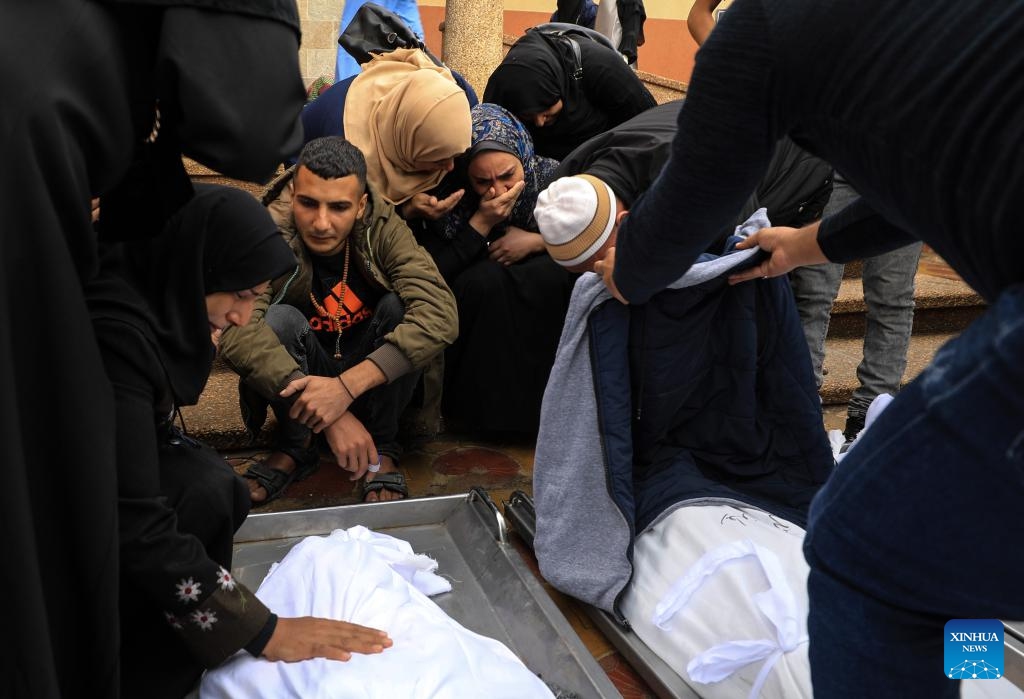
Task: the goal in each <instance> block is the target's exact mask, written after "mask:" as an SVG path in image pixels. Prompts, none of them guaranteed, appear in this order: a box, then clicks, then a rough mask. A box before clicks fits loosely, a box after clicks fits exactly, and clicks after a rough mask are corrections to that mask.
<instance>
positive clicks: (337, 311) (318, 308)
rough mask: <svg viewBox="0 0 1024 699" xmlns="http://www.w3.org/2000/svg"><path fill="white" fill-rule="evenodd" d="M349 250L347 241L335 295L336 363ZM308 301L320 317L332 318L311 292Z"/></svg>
mask: <svg viewBox="0 0 1024 699" xmlns="http://www.w3.org/2000/svg"><path fill="white" fill-rule="evenodd" d="M349 250H350V246H349V244H348V240H345V265H344V267H343V268H342V272H341V293H339V294H338V295H337V296H338V304H337V308H335V311H334V316H333V319H334V329H335V330H337V331H338V338H337V339H336V340H335V341H334V358H335V359H336V360H338V361H341V331H342V328H341V310H342V307H343V306H344V305H345V292H346V291H347V290H348V260H349ZM309 300H310V301H312V302H313V308H315V309H316V312H317V313H319V314H320V315H321V316H327V317H328V318H331V317H332V316H331V314H330V313H328V312H327V309H326V308H324V307H323V306H321V305H320V302H319V301H317V300H316V296H314V295H313V292H312V291H310V292H309Z"/></svg>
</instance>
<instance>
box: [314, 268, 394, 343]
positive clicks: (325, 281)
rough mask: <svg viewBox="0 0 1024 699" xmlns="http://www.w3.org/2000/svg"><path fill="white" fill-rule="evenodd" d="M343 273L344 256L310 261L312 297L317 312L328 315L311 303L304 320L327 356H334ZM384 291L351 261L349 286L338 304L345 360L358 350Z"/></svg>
mask: <svg viewBox="0 0 1024 699" xmlns="http://www.w3.org/2000/svg"><path fill="white" fill-rule="evenodd" d="M344 269H345V253H344V252H341V253H338V254H337V255H331V256H329V257H316V256H314V257H313V285H312V293H313V296H314V297H315V298H316V300H317V303H319V304H320V308H322V309H323V310H325V311H327V314H326V315H324V314H321V313H320V311H319V310H317V308H316V306H314V305H313V304H312V303H310V304H309V307H308V308H307V312H306V317H307V318H308V319H309V327H310V329H311V330H312V331H313V332H314V333H315V334H316V337H317V340H319V342H320V345H321V346H322V347H323V348H324V350H325V351H326V352H327V354H328V356H332V357H333V356H334V347H335V342H336V341H337V339H338V330H337V326H336V325H335V314H336V313H337V311H338V303H339V295H340V294H341V291H342V289H341V286H342V284H341V278H342V272H343V270H344ZM382 295H383V290H381V289H378V288H376V287H375V286H374V285H373V284H371V283H370V282H369V281H367V279H366V277H364V276H363V275H362V274H361V273H360V272H359V270H358V269H356V261H355V259H354V258H353V259H352V260H351V261H350V265H349V273H348V283H347V285H346V288H345V297H344V299H343V300H341V314H340V315H339V316H338V324H339V325H341V328H342V333H341V353H342V356H347V354H348V352H349V351H352V350H353V349H354V348H356V347H358V346H359V345H360V343H361V342H362V339H363V335H364V334H365V333H366V328H367V327H368V325H369V324H368V323H367V322H365V321H367V320H369V319H370V318H372V317H373V309H374V308H376V306H377V302H378V301H380V298H381V296H382Z"/></svg>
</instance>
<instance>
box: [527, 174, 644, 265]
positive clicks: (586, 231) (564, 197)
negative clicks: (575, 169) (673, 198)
mask: <svg viewBox="0 0 1024 699" xmlns="http://www.w3.org/2000/svg"><path fill="white" fill-rule="evenodd" d="M628 213H629V211H628V210H627V209H626V207H625V205H624V204H623V202H622V200H621V199H619V198H618V197H617V196H616V195H615V192H613V191H612V188H611V187H609V186H608V185H607V184H606V183H605V182H604V181H602V180H600V179H598V178H596V177H594V176H592V175H574V176H572V177H561V178H559V179H557V180H555V181H554V182H552V183H551V184H550V185H549V186H548V188H547V189H545V190H544V191H543V192H541V193H540V196H538V197H537V206H536V208H534V211H533V214H534V217H535V218H536V219H537V225H538V226H539V228H540V234H541V237H542V238H543V239H544V246H545V247H546V248H547V251H548V254H549V255H551V259H553V260H554V261H555V262H557V263H558V264H560V265H562V266H563V267H566V268H568V269H569V270H570V271H572V272H593V271H594V264H595V263H596V262H598V261H599V260H602V259H604V256H605V252H606V251H607V250H608V248H611V247H614V246H615V235H616V232H617V231H618V229H619V224H620V223H621V222H622V219H624V218H625V217H626V215H627V214H628Z"/></svg>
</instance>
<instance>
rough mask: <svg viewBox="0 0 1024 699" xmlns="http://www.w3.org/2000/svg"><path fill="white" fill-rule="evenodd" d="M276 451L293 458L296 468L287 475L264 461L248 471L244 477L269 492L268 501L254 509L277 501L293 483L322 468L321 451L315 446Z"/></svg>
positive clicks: (255, 504)
mask: <svg viewBox="0 0 1024 699" xmlns="http://www.w3.org/2000/svg"><path fill="white" fill-rule="evenodd" d="M276 451H279V452H281V453H282V454H287V455H288V456H290V457H292V459H294V460H295V468H293V469H292V470H291V471H290V472H288V473H285V472H284V471H280V470H278V469H276V468H271V467H270V466H268V465H267V462H266V461H265V460H264V461H257V462H256V463H254V464H252V465H251V466H250V467H249V468H248V469H246V471H245V473H243V474H242V477H243V478H251V479H252V480H254V481H256V482H257V483H259V484H260V486H261V487H262V488H263V489H264V490H265V491H267V497H266V499H265V500H261V501H260V502H253V503H252V506H253V507H260V506H261V505H266V504H267V503H268V502H272V501H274V500H276V499H277V498H278V497H280V496H281V493H283V492H284V491H285V490H286V489H287V488H288V486H290V485H291V484H292V483H294V482H297V481H302V480H305V479H307V478H309V477H310V476H312V475H313V474H314V473H315V472H316V470H317V469H318V468H320V450H319V449H317V448H316V446H314V445H311V446H309V447H306V448H305V449H302V448H294V447H285V448H282V449H277V450H276Z"/></svg>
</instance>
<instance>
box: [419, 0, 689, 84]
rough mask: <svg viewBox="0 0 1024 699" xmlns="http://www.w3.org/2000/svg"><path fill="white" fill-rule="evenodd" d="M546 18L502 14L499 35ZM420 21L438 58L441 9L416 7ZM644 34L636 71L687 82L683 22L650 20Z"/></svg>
mask: <svg viewBox="0 0 1024 699" xmlns="http://www.w3.org/2000/svg"><path fill="white" fill-rule="evenodd" d="M550 17H551V15H550V14H545V13H543V12H526V11H522V10H506V11H505V23H504V27H503V31H504V33H505V34H508V35H511V36H521V35H522V34H523V32H524V31H525V30H526V28H527V27H532V26H535V25H537V24H540V23H542V22H547V21H548V19H549V18H550ZM420 21H421V22H422V23H423V33H424V34H425V37H424V38H425V40H426V43H427V47H428V48H429V49H430V50H431V51H432V52H434V53H435V54H437V55H438V56H440V55H441V32H440V31H439V29H438V26H439V25H440V24H441V22H443V21H444V7H432V6H426V5H420ZM644 34H645V35H646V38H647V43H645V44H644V45H643V46H641V47H640V56H639V58H638V59H637V67H638V68H639V69H640V70H642V71H645V72H647V73H653V74H655V75H661V76H663V77H666V78H670V79H672V80H679V81H681V82H684V83H685V82H689V80H690V73H691V72H693V56H694V54H695V53H696V52H697V44H696V43H694V41H693V39H692V38H690V33H689V32H688V31H687V30H686V21H685V20H678V19H653V18H650V19H648V20H647V22H646V23H644Z"/></svg>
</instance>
